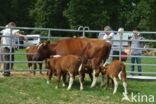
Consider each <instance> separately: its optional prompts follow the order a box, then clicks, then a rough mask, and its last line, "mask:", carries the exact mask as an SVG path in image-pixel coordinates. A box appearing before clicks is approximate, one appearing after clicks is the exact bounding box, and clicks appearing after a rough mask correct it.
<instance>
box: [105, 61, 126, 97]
mask: <svg viewBox="0 0 156 104" xmlns="http://www.w3.org/2000/svg"><path fill="white" fill-rule="evenodd" d="M104 73H105V78H106V88H108V83H109V78H111V79H112V81H113V82H114V91H113V94H115V93H116V91H117V88H118V80H119V79H120V80H122V82H123V87H124V94H125V95H127V83H126V80H127V79H126V70H125V65H124V64H123V63H122V62H120V61H118V60H115V61H113V62H112V63H111V64H109V65H106V66H105V67H104Z"/></svg>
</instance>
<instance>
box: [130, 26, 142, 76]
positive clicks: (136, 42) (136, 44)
mask: <svg viewBox="0 0 156 104" xmlns="http://www.w3.org/2000/svg"><path fill="white" fill-rule="evenodd" d="M142 39H143V38H142V37H139V36H138V30H137V29H134V30H133V35H132V38H131V56H132V57H131V63H132V64H134V63H135V61H136V63H137V64H141V58H140V57H137V56H141V54H142V50H140V49H137V48H142V46H143V45H142V44H141V43H140V40H142ZM133 71H134V65H132V66H131V72H133ZM138 72H142V68H141V66H140V65H138ZM131 75H134V74H133V73H131ZM138 75H141V73H139V74H138Z"/></svg>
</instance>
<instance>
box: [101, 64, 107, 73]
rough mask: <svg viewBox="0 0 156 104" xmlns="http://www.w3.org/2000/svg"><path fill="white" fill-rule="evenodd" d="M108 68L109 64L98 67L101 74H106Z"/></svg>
mask: <svg viewBox="0 0 156 104" xmlns="http://www.w3.org/2000/svg"><path fill="white" fill-rule="evenodd" d="M108 66H109V64H106V65H105V66H102V65H101V66H100V70H101V72H102V73H103V74H106V71H107V69H108Z"/></svg>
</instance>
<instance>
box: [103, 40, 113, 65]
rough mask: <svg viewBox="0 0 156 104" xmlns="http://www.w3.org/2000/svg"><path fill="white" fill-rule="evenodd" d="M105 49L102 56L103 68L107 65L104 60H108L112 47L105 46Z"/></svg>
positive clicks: (109, 45)
mask: <svg viewBox="0 0 156 104" xmlns="http://www.w3.org/2000/svg"><path fill="white" fill-rule="evenodd" d="M105 47H106V48H104V49H105V51H106V55H105V56H104V60H103V61H104V62H103V65H102V66H103V67H105V66H106V65H107V64H108V63H107V62H106V60H107V59H108V58H109V55H110V53H111V48H112V45H111V44H110V43H108V44H107V46H105Z"/></svg>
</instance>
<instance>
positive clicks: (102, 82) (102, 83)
mask: <svg viewBox="0 0 156 104" xmlns="http://www.w3.org/2000/svg"><path fill="white" fill-rule="evenodd" d="M101 77H102V78H101V85H100V86H101V87H103V86H104V80H105V74H104V73H101Z"/></svg>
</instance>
